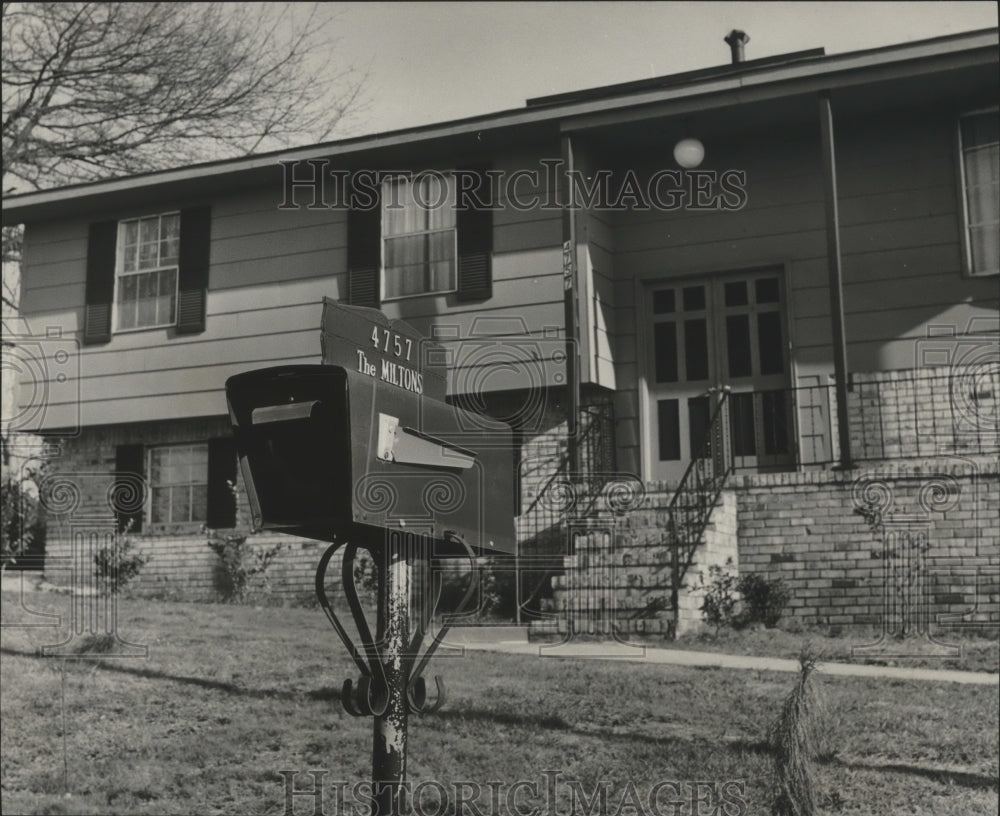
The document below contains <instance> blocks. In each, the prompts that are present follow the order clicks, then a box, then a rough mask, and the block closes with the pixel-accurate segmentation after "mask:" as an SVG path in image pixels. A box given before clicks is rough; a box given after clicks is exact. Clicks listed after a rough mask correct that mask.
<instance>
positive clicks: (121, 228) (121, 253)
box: [111, 210, 180, 334]
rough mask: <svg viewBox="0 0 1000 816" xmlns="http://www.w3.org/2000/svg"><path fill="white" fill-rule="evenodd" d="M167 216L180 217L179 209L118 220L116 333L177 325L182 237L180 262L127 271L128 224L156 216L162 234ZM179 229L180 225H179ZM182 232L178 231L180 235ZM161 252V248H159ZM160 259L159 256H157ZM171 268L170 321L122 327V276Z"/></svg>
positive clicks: (113, 313)
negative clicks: (162, 224)
mask: <svg viewBox="0 0 1000 816" xmlns="http://www.w3.org/2000/svg"><path fill="white" fill-rule="evenodd" d="M167 216H177V218H178V219H179V218H180V211H179V210H171V211H168V212H162V213H150V214H148V215H140V216H136V217H135V218H123V219H122V220H120V221H119V222H118V240H117V244H116V249H115V289H114V294H113V296H112V300H111V325H112V326H113V327H114V332H113V333H114V334H129V333H132V332H142V331H150V330H152V329H163V328H170V327H171V326H175V325H177V301H178V299H179V297H180V239H179V237H178V262H177V263H174V264H165V265H162V266H161V265H157V266H155V267H152V268H150V269H136V270H135V271H134V272H126V271H125V230H126V224H129V223H132V222H136V223H139V222H141V221H145V220H149V219H151V218H156V219H158V220H159V223H158V224H157V231H158V235H162V232H160V223H162V220H163V218H165V217H167ZM178 230H179V227H178ZM179 235H180V232H179V231H178V236H179ZM161 240H162V238H159V237H158V239H157V244H159V243H160V241H161ZM157 252H159V250H157ZM157 260H159V258H157ZM170 270H173V271H174V312H173V316H172V318H171V319H170V321H169V322H166V323H156V324H150V325H148V326H129V327H128V328H124V329H123V328H120V327H119V325H118V319H119V313H118V311H119V310H118V290H119V287H120V286H121V281H122V278H126V277H134V276H137V275H148V274H150V273H153V272H168V271H170Z"/></svg>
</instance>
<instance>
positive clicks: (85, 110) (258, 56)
mask: <svg viewBox="0 0 1000 816" xmlns="http://www.w3.org/2000/svg"><path fill="white" fill-rule="evenodd" d="M321 16H322V15H320V14H319V10H318V8H317V7H316V6H302V5H299V4H291V5H287V6H280V7H279V6H276V5H274V4H240V5H235V4H233V5H228V4H223V3H148V4H147V3H6V4H4V6H3V25H4V29H5V31H4V41H3V79H2V83H3V117H2V120H3V125H2V128H3V184H4V190H5V191H10V190H24V189H42V188H47V187H53V186H61V185H65V184H73V183H78V182H85V181H93V180H96V179H100V178H105V177H109V176H117V175H123V174H132V173H139V172H146V171H150V170H156V169H162V168H164V167H167V166H174V165H177V164H183V163H188V162H191V161H199V160H205V159H214V158H223V157H228V156H235V155H245V154H248V153H252V152H258V151H261V150H270V149H276V148H279V147H284V146H289V145H291V144H302V143H311V142H317V141H322V140H324V139H327V138H329V137H330V135H331V134H332V133H334V132H335V131H336V130H337V129H338V128H340V129H343V125H344V124H345V121H346V119H347V118H348V117H350V116H353V115H356V114H358V113H359V112H360V111H361V110H362V109H363V108H364V104H363V97H364V87H365V79H366V76H367V72H365V71H357V70H354V69H353V68H351V67H346V68H341V69H338V68H337V67H336V66H335V65H334V64H333V56H334V53H335V50H334V48H333V45H334V43H335V40H334V38H333V37H332V36H331V32H329V31H328V30H327V29H328V28H329V22H330V21H329V19H327V20H325V21H324V20H323V19H321Z"/></svg>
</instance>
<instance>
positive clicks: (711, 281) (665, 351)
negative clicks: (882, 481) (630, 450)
mask: <svg viewBox="0 0 1000 816" xmlns="http://www.w3.org/2000/svg"><path fill="white" fill-rule="evenodd" d="M782 278H783V276H782V271H781V270H780V269H765V270H757V271H753V272H743V273H740V274H733V275H723V276H716V277H711V278H699V279H697V280H688V281H683V282H677V283H670V284H657V285H654V286H652V287H650V288H649V289H648V290H647V292H646V295H647V298H646V303H645V305H644V308H643V309H641V310H640V313H641V314H642V313H644V314H645V322H646V327H647V331H648V341H649V342H647V344H646V348H647V349H648V359H647V368H646V371H647V376H646V382H647V395H648V396H647V399H648V411H647V417H648V418H649V422H648V423H647V428H648V429H649V432H648V437H647V438H648V439H649V448H650V450H649V451H648V453H649V460H650V462H651V467H650V475H651V477H652V478H653V479H663V480H668V481H677V480H679V479H680V478H681V477H682V476H683V474H684V471H685V469H686V468H687V466H688V464H689V463H690V461H691V459H692V458H694V457H696V456H702V455H706V453H707V452H706V451H705V450H703V448H702V445H703V442H704V440H705V438H706V433H707V430H708V423H709V418H710V416H711V413H712V408H713V407H714V404H715V400H716V399H717V396H716V395H718V394H719V393H720V391H721V389H723V388H725V387H728V388H729V391H730V394H729V398H728V405H729V423H730V432H731V440H732V450H733V454H734V457H735V462H736V465H737V467H741V468H744V469H755V470H773V469H783V468H786V467H788V466H789V465H790V464H791V463H792V461H793V455H792V454H793V439H792V435H793V427H792V416H793V411H792V404H791V392H790V391H789V386H790V377H789V354H788V351H789V349H788V336H787V330H786V327H785V307H784V303H785V293H784V291H783V290H784V285H783V279H782Z"/></svg>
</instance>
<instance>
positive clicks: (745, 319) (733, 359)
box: [726, 314, 753, 377]
mask: <svg viewBox="0 0 1000 816" xmlns="http://www.w3.org/2000/svg"><path fill="white" fill-rule="evenodd" d="M726 356H727V359H728V360H729V376H730V377H749V376H750V375H751V374H752V373H753V372H752V369H751V366H750V315H745V314H741V315H729V316H728V317H727V318H726Z"/></svg>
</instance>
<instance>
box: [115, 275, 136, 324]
mask: <svg viewBox="0 0 1000 816" xmlns="http://www.w3.org/2000/svg"><path fill="white" fill-rule="evenodd" d="M136 278H137V276H136V275H129V276H128V277H124V278H121V279H120V280H119V281H118V328H120V329H131V328H133V327H134V326H135V325H136V323H135V319H136V300H137V287H138V281H137V280H136Z"/></svg>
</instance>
